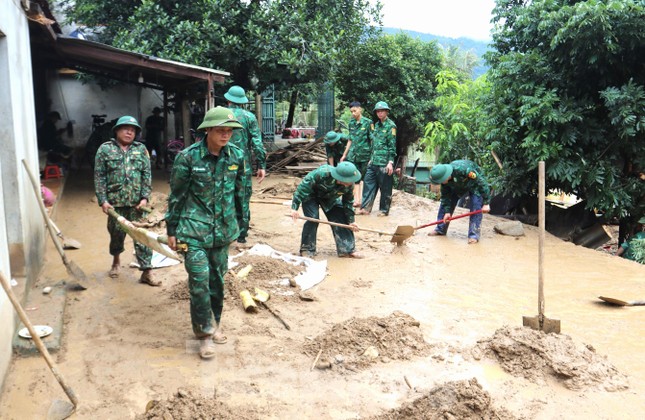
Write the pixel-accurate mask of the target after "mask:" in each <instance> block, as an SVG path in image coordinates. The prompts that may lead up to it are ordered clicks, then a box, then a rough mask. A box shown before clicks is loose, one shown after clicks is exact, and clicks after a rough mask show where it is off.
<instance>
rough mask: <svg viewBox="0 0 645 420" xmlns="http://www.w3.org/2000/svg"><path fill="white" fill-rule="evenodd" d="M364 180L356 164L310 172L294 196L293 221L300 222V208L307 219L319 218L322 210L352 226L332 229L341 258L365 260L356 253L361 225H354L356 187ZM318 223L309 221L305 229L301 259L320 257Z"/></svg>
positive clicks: (303, 231)
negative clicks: (355, 238) (355, 233)
mask: <svg viewBox="0 0 645 420" xmlns="http://www.w3.org/2000/svg"><path fill="white" fill-rule="evenodd" d="M360 179H361V174H360V173H359V172H358V169H356V166H354V164H353V163H350V162H341V163H339V164H338V166H336V167H334V166H330V165H322V166H321V167H319V168H318V169H314V170H313V171H311V172H309V173H308V174H307V175H306V176H305V177H304V178H303V180H302V182H300V184H299V185H298V188H296V191H295V192H294V193H293V199H292V202H291V217H292V218H293V220H294V221H295V220H298V218H299V214H298V208H299V207H300V205H301V204H302V212H303V213H304V215H305V216H306V217H311V218H314V219H318V218H319V214H320V213H319V208H322V210H323V212H324V213H325V216H327V220H328V221H330V222H334V223H341V224H344V225H349V226H351V229H346V228H341V227H336V226H332V227H331V230H332V232H333V233H334V240H335V241H336V251H337V252H338V256H339V257H341V258H342V257H348V258H363V257H362V256H361V255H360V254H359V253H357V252H356V250H355V242H354V231H358V230H359V229H358V225H356V223H355V222H354V208H353V206H352V205H353V204H354V183H355V182H357V181H358V180H360ZM317 232H318V223H315V222H310V221H307V222H305V224H304V226H303V227H302V238H301V241H300V255H302V256H306V257H313V256H314V255H316V233H317Z"/></svg>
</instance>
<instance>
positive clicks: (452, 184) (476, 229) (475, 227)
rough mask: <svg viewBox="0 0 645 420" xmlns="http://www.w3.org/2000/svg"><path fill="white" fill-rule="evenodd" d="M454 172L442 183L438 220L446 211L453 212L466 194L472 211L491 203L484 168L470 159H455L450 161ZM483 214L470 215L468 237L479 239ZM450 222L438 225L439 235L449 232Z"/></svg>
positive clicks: (436, 229)
mask: <svg viewBox="0 0 645 420" xmlns="http://www.w3.org/2000/svg"><path fill="white" fill-rule="evenodd" d="M450 166H452V174H451V178H450V180H448V182H447V183H446V184H441V201H440V204H439V214H438V215H437V220H442V219H443V216H444V215H445V214H446V213H449V214H453V213H454V211H455V208H456V207H457V202H458V201H459V199H460V198H461V197H463V196H465V195H468V197H469V198H470V211H475V210H480V209H481V208H482V206H483V205H485V204H489V203H490V185H489V184H488V181H487V180H486V178H485V177H484V174H483V173H482V170H481V168H480V167H479V166H477V164H476V163H475V162H472V161H470V160H454V161H452V162H450ZM481 221H482V214H481V213H478V214H474V215H472V216H470V221H469V226H468V238H472V239H477V240H479V235H480V233H481ZM448 226H449V223H441V224H439V225H437V227H436V228H435V231H436V232H437V233H438V234H439V235H445V234H446V233H447V232H448Z"/></svg>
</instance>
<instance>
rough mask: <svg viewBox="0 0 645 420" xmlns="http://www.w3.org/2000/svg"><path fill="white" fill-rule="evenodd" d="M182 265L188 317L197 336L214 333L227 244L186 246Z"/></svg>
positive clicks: (221, 297)
mask: <svg viewBox="0 0 645 420" xmlns="http://www.w3.org/2000/svg"><path fill="white" fill-rule="evenodd" d="M184 266H185V267H186V272H187V273H188V289H189V291H190V319H191V323H192V325H193V332H194V333H195V336H196V337H197V338H204V337H208V336H211V335H213V334H214V333H215V328H216V327H214V326H213V317H214V318H215V322H216V323H217V324H219V322H220V319H221V318H222V309H223V308H224V275H225V274H226V270H228V246H222V247H215V248H203V247H200V246H196V245H192V244H191V245H188V251H187V252H186V258H185V260H184Z"/></svg>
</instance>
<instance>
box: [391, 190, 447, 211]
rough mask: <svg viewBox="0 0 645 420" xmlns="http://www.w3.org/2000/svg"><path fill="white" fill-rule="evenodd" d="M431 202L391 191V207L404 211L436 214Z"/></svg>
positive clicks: (412, 195)
mask: <svg viewBox="0 0 645 420" xmlns="http://www.w3.org/2000/svg"><path fill="white" fill-rule="evenodd" d="M432 203H433V201H432V200H428V199H425V198H421V197H419V196H417V195H414V194H410V193H406V192H404V191H400V190H394V191H392V206H396V207H402V208H404V209H406V210H418V211H419V212H421V213H423V214H425V213H427V212H429V213H432V214H434V213H435V212H436V210H435V207H434V206H433V204H432Z"/></svg>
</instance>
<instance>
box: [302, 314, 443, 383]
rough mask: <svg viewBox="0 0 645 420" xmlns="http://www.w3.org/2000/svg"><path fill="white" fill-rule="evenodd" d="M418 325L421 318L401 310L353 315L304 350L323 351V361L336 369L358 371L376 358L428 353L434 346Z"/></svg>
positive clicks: (387, 359) (320, 357) (310, 353)
mask: <svg viewBox="0 0 645 420" xmlns="http://www.w3.org/2000/svg"><path fill="white" fill-rule="evenodd" d="M419 326H420V323H419V321H417V320H416V319H414V318H412V317H411V316H410V315H408V314H405V313H403V312H400V311H395V312H393V313H392V314H390V315H389V316H387V317H384V318H379V317H374V316H373V317H369V318H350V319H349V320H347V321H345V322H343V323H341V324H335V325H334V326H332V327H331V329H330V330H329V331H327V332H325V333H323V334H321V335H319V336H318V337H316V338H314V339H313V340H311V342H308V343H306V344H305V345H304V349H303V351H304V353H305V354H307V355H308V356H311V357H312V360H313V358H314V357H316V355H318V353H319V352H320V355H318V360H319V361H320V363H323V364H326V363H327V364H329V365H330V367H331V368H333V369H339V370H349V371H353V372H356V371H358V370H361V369H365V368H367V367H369V366H371V365H373V364H374V363H377V362H381V363H388V362H390V361H392V360H410V359H412V358H413V357H422V356H427V355H428V354H429V353H430V349H431V346H430V344H428V343H426V342H425V340H424V339H423V335H422V334H421V330H420V328H419ZM321 350H322V351H321Z"/></svg>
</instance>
